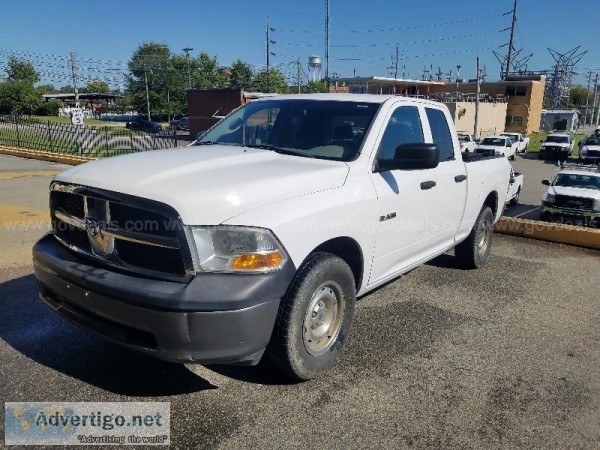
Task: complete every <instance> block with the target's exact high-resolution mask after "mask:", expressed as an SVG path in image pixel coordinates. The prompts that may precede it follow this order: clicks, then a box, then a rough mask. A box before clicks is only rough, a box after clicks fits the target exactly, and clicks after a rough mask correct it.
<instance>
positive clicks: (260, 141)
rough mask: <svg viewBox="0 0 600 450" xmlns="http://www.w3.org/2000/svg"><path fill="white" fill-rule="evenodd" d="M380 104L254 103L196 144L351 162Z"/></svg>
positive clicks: (222, 122)
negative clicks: (228, 146) (257, 149)
mask: <svg viewBox="0 0 600 450" xmlns="http://www.w3.org/2000/svg"><path fill="white" fill-rule="evenodd" d="M378 108H379V104H378V103H366V102H365V103H363V102H349V101H336V100H307V99H285V100H284V99H282V100H278V99H276V98H273V99H269V100H261V101H255V102H251V103H248V104H247V105H245V106H243V107H242V108H240V109H238V110H236V111H235V112H234V113H233V114H231V115H230V116H228V117H226V118H225V119H223V120H222V121H221V122H219V123H218V124H217V125H215V126H214V128H212V129H211V130H209V131H208V132H207V133H206V134H205V135H204V136H202V137H201V138H200V139H198V140H197V141H196V142H195V145H210V144H224V145H234V146H245V147H256V148H264V149H266V150H273V151H278V152H281V153H286V154H292V155H296V156H307V157H313V158H320V159H330V160H337V161H350V160H352V159H353V158H354V157H355V156H356V155H357V154H358V150H359V148H360V146H361V144H362V141H363V139H364V136H365V132H366V130H367V128H368V127H369V125H370V124H371V121H372V120H373V117H374V116H375V112H376V111H377V109H378Z"/></svg>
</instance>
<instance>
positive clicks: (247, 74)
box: [229, 59, 254, 89]
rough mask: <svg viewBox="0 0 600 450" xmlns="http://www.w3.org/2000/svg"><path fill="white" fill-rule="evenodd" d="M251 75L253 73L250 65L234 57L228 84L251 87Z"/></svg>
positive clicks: (241, 87)
mask: <svg viewBox="0 0 600 450" xmlns="http://www.w3.org/2000/svg"><path fill="white" fill-rule="evenodd" d="M253 76H254V74H253V73H252V68H251V67H250V65H249V64H248V63H246V62H244V61H242V60H240V59H236V60H235V61H234V62H233V63H232V64H231V74H230V76H229V86H230V87H232V88H239V89H249V88H251V87H252V78H253Z"/></svg>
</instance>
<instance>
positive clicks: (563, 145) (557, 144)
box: [542, 142, 571, 148]
mask: <svg viewBox="0 0 600 450" xmlns="http://www.w3.org/2000/svg"><path fill="white" fill-rule="evenodd" d="M542 147H560V148H570V147H571V144H567V143H565V142H547V143H546V142H544V143H543V144H542Z"/></svg>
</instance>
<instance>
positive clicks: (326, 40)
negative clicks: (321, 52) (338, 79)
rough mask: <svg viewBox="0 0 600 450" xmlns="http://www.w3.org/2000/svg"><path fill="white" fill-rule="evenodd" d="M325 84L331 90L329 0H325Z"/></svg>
mask: <svg viewBox="0 0 600 450" xmlns="http://www.w3.org/2000/svg"><path fill="white" fill-rule="evenodd" d="M325 84H326V85H327V92H329V0H325Z"/></svg>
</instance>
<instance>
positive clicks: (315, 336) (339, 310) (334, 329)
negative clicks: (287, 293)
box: [302, 281, 346, 356]
mask: <svg viewBox="0 0 600 450" xmlns="http://www.w3.org/2000/svg"><path fill="white" fill-rule="evenodd" d="M345 303H346V301H345V299H344V296H343V293H342V288H341V286H340V285H339V284H338V283H336V282H335V281H326V282H325V283H323V284H321V285H320V286H319V287H318V288H317V289H316V290H315V292H314V293H313V295H312V297H311V299H310V302H309V303H308V307H307V308H306V315H305V317H304V325H303V330H302V340H303V342H304V348H305V349H306V351H307V352H308V353H309V354H310V355H313V356H316V355H320V354H322V353H325V352H326V351H327V350H329V349H330V348H331V346H332V345H333V343H334V342H335V341H336V339H337V337H338V335H339V334H340V329H341V328H342V322H343V318H344V307H345Z"/></svg>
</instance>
